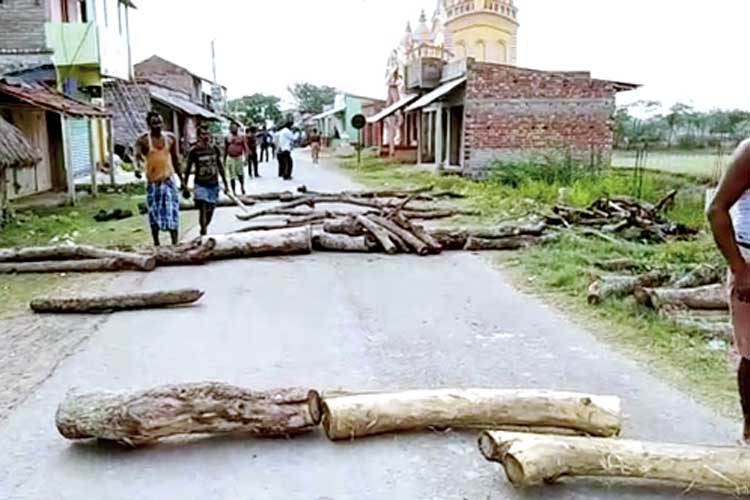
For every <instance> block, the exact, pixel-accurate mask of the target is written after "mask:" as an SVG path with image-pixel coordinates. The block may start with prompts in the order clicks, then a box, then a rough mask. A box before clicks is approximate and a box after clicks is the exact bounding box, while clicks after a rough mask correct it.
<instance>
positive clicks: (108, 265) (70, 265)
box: [0, 259, 143, 274]
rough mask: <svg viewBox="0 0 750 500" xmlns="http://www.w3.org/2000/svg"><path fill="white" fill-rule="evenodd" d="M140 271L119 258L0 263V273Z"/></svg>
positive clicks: (140, 269)
mask: <svg viewBox="0 0 750 500" xmlns="http://www.w3.org/2000/svg"><path fill="white" fill-rule="evenodd" d="M133 270H135V271H142V270H143V269H142V268H138V267H134V266H133V264H132V263H131V262H127V261H123V260H121V259H83V260H49V261H40V262H7V263H0V274H14V273H15V274H28V273H100V272H102V273H103V272H115V271H133Z"/></svg>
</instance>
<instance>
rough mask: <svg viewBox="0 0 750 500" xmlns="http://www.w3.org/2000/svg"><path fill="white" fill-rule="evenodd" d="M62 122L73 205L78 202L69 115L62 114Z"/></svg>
mask: <svg viewBox="0 0 750 500" xmlns="http://www.w3.org/2000/svg"><path fill="white" fill-rule="evenodd" d="M60 123H61V124H62V140H63V141H62V142H63V156H64V157H65V158H64V160H65V179H66V182H67V185H68V202H69V203H70V204H71V205H75V204H76V185H75V177H74V176H73V158H72V157H71V155H72V151H71V148H70V130H68V116H67V115H66V114H64V113H63V114H61V115H60Z"/></svg>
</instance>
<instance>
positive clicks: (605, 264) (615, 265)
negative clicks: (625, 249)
mask: <svg viewBox="0 0 750 500" xmlns="http://www.w3.org/2000/svg"><path fill="white" fill-rule="evenodd" d="M595 265H596V267H598V268H599V269H602V270H604V271H630V270H632V269H638V267H639V265H638V263H637V262H635V261H634V260H632V259H627V258H622V259H610V260H605V261H602V262H597V263H596V264H595Z"/></svg>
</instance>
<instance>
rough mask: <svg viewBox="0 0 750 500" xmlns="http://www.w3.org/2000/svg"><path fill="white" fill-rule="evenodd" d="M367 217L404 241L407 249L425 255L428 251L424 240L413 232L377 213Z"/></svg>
mask: <svg viewBox="0 0 750 500" xmlns="http://www.w3.org/2000/svg"><path fill="white" fill-rule="evenodd" d="M369 219H370V220H372V221H373V222H375V223H376V224H378V225H380V226H382V227H383V228H385V229H387V230H388V231H390V232H391V233H392V234H395V235H396V236H398V237H399V238H400V239H401V240H402V241H403V242H404V243H406V245H407V246H408V247H409V249H411V250H414V252H415V253H417V254H419V255H427V254H428V253H430V249H429V248H428V246H427V244H426V243H425V242H424V241H422V240H420V239H419V238H417V237H416V236H415V235H414V234H412V233H411V232H409V231H407V230H406V229H404V228H402V227H401V226H399V225H398V224H396V223H395V222H393V221H391V220H388V219H386V218H384V217H380V216H377V215H370V216H369Z"/></svg>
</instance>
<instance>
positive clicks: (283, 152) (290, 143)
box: [276, 123, 294, 181]
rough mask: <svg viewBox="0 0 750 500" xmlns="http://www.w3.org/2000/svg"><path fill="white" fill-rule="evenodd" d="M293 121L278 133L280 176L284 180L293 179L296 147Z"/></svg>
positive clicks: (277, 145)
mask: <svg viewBox="0 0 750 500" xmlns="http://www.w3.org/2000/svg"><path fill="white" fill-rule="evenodd" d="M292 125H293V123H287V124H285V125H284V127H283V128H282V129H281V130H279V131H278V132H277V133H276V148H277V151H278V153H277V158H278V161H279V177H282V178H283V179H284V180H287V181H290V180H292V170H294V162H293V160H292V149H294V132H292V130H291V128H292Z"/></svg>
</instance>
